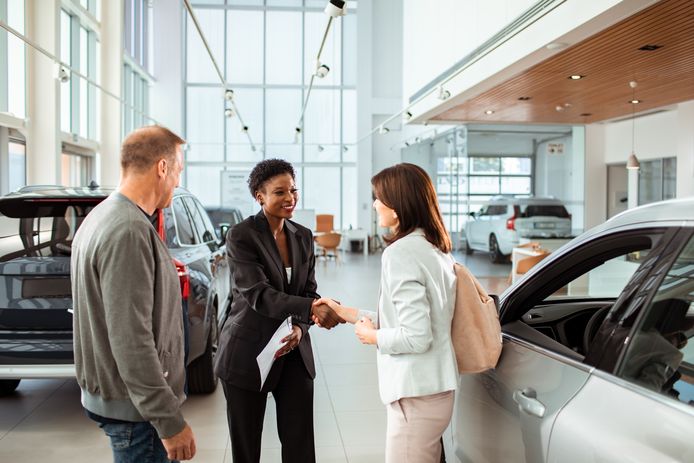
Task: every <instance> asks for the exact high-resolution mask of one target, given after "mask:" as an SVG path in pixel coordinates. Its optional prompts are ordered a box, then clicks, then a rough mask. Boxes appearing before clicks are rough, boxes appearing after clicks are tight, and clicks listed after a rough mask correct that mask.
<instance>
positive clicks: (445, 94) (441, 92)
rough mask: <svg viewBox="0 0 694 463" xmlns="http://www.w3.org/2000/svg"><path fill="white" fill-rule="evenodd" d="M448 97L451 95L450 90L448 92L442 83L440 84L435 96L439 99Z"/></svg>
mask: <svg viewBox="0 0 694 463" xmlns="http://www.w3.org/2000/svg"><path fill="white" fill-rule="evenodd" d="M450 97H451V92H449V91H448V90H446V89H445V88H443V85H441V86H440V87H439V94H438V96H437V98H438V99H439V100H447V99H449V98H450Z"/></svg>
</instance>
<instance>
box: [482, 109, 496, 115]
mask: <svg viewBox="0 0 694 463" xmlns="http://www.w3.org/2000/svg"><path fill="white" fill-rule="evenodd" d="M484 114H486V115H487V116H490V115H492V114H494V111H492V110H491V109H488V110H486V111H485V112H484Z"/></svg>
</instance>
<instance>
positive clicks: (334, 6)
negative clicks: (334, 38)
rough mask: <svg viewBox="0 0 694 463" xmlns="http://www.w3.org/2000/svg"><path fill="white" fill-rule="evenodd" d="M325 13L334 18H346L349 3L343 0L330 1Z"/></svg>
mask: <svg viewBox="0 0 694 463" xmlns="http://www.w3.org/2000/svg"><path fill="white" fill-rule="evenodd" d="M323 12H324V13H325V14H327V15H328V16H330V17H332V18H337V17H338V16H344V15H346V14H347V2H345V1H343V0H330V1H329V2H328V4H327V5H326V6H325V10H323Z"/></svg>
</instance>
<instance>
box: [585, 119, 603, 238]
mask: <svg viewBox="0 0 694 463" xmlns="http://www.w3.org/2000/svg"><path fill="white" fill-rule="evenodd" d="M585 149H586V154H585V156H586V161H585V175H584V191H585V219H584V223H585V229H586V230H588V229H589V228H592V227H594V226H596V225H599V224H601V223H603V222H604V221H605V219H606V218H607V166H606V165H605V126H604V125H602V124H589V125H586V145H585Z"/></svg>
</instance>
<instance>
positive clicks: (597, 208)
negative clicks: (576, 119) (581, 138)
mask: <svg viewBox="0 0 694 463" xmlns="http://www.w3.org/2000/svg"><path fill="white" fill-rule="evenodd" d="M631 124H632V121H631V120H629V119H628V120H623V121H620V122H614V123H606V124H591V125H588V126H586V164H585V166H586V184H585V185H586V194H585V196H586V199H585V201H586V227H592V226H595V225H598V224H600V223H602V222H603V221H604V220H605V218H606V216H607V207H606V202H607V199H606V195H607V164H623V163H625V162H626V159H627V157H628V156H629V154H630V153H631V144H632V141H631V139H632V135H631V134H632V132H631V127H632V125H631ZM634 127H635V134H636V136H635V141H634V148H635V152H636V156H637V157H638V159H639V160H642V161H645V160H649V159H658V158H664V157H672V156H674V157H676V158H677V197H678V198H683V197H686V196H694V130H693V128H694V101H688V102H685V103H681V104H679V105H676V106H675V107H674V108H673V109H670V110H668V111H665V112H661V113H657V114H652V115H647V116H642V117H636V118H635V119H634Z"/></svg>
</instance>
